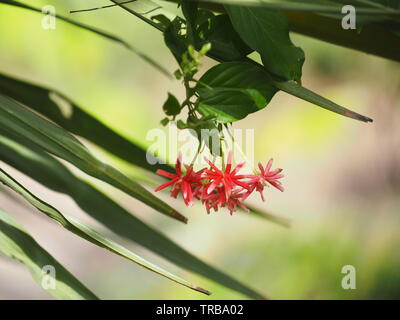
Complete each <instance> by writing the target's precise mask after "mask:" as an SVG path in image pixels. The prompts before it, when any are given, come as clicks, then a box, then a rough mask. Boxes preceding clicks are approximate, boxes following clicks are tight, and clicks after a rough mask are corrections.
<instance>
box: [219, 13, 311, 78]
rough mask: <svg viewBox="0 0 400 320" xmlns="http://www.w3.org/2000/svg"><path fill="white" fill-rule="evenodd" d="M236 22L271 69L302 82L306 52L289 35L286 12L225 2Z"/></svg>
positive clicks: (238, 29)
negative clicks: (230, 4) (302, 69)
mask: <svg viewBox="0 0 400 320" xmlns="http://www.w3.org/2000/svg"><path fill="white" fill-rule="evenodd" d="M225 9H226V11H227V12H228V14H229V17H230V19H231V21H232V25H233V27H234V28H235V30H236V31H237V32H238V33H239V35H240V37H241V38H242V40H243V41H244V42H246V43H247V45H248V46H249V47H250V48H252V49H254V50H255V51H257V52H258V53H259V54H260V55H261V59H262V62H263V64H264V66H265V67H266V68H267V69H268V71H270V72H271V73H273V74H275V75H277V76H279V77H281V78H283V79H286V80H295V81H297V82H300V79H301V68H302V66H303V63H304V52H303V50H301V49H300V48H298V47H295V46H294V45H293V43H292V42H291V40H290V38H289V27H288V23H287V19H286V17H285V15H284V14H283V13H282V12H280V11H276V10H270V9H266V8H252V7H240V6H225Z"/></svg>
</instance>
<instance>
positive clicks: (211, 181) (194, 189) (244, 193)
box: [156, 152, 284, 214]
mask: <svg viewBox="0 0 400 320" xmlns="http://www.w3.org/2000/svg"><path fill="white" fill-rule="evenodd" d="M205 160H206V161H207V163H208V164H209V166H210V167H209V168H203V169H201V170H199V171H195V170H194V169H193V166H189V165H184V167H185V169H186V170H185V172H183V171H182V155H181V154H179V156H178V159H177V160H176V165H175V173H170V172H167V171H165V170H157V174H159V175H161V176H163V177H165V178H168V179H170V181H168V182H166V183H164V184H162V185H161V186H159V187H158V188H157V189H156V191H160V190H162V189H165V188H167V187H171V189H170V193H171V197H174V198H177V197H178V195H179V193H181V194H182V198H183V201H184V202H185V204H186V206H188V207H191V206H193V204H194V200H195V199H197V200H199V201H201V203H203V204H204V206H205V208H206V210H207V213H210V211H211V209H213V210H214V211H218V209H219V208H223V207H226V208H228V210H229V211H230V213H231V214H232V213H233V212H235V211H236V210H237V208H238V207H239V208H241V209H243V210H245V211H248V209H247V208H246V206H245V205H244V204H243V201H245V200H246V199H247V198H248V197H249V196H250V194H252V193H253V192H254V191H257V192H259V193H260V195H261V199H262V200H263V201H265V198H264V194H263V192H264V188H265V186H267V185H272V186H273V187H275V188H277V189H278V190H280V191H283V190H284V189H283V187H282V183H281V182H280V181H279V179H280V178H282V177H283V174H281V172H282V169H275V170H273V171H272V170H271V167H272V159H271V160H269V161H268V163H267V165H266V166H265V168H264V167H263V166H262V164H261V163H259V164H258V167H259V169H260V172H258V173H257V174H245V175H242V174H239V171H240V169H242V167H243V166H244V164H245V163H244V162H241V163H239V164H238V165H237V166H236V167H235V168H233V169H232V152H229V155H228V159H227V164H226V167H225V169H223V170H221V169H219V168H218V167H217V166H216V165H215V164H214V163H212V162H211V161H210V160H208V159H207V158H206V159H205Z"/></svg>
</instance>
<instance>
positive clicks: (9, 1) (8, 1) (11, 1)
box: [0, 0, 171, 77]
mask: <svg viewBox="0 0 400 320" xmlns="http://www.w3.org/2000/svg"><path fill="white" fill-rule="evenodd" d="M2 3H3V4H7V5H12V6H16V7H19V8H23V9H28V10H32V11H35V12H38V13H42V10H41V9H38V8H35V7H32V6H30V5H27V4H24V3H21V2H18V1H14V0H0V4H2ZM56 17H57V18H58V19H60V20H63V21H65V22H67V23H69V24H72V25H74V26H76V27H79V28H82V29H85V30H87V31H90V32H93V33H95V34H97V35H100V36H102V37H104V38H107V39H109V40H112V41H115V42H117V43H119V44H121V45H123V46H124V47H126V48H128V49H129V50H131V51H132V52H134V53H136V54H137V55H138V56H139V57H141V58H142V59H143V60H145V61H146V62H148V63H149V64H151V65H152V66H153V67H155V68H156V69H157V70H158V71H160V72H162V73H163V74H165V75H166V76H168V77H171V74H170V72H169V71H168V70H166V69H165V68H164V67H163V66H162V65H160V64H159V63H158V62H157V61H155V60H153V59H152V58H150V57H149V56H148V55H147V54H145V53H143V52H141V51H140V50H138V49H136V48H134V47H133V46H132V45H130V44H129V43H128V42H126V41H124V40H122V39H120V38H118V37H117V36H115V35H112V34H110V33H107V32H105V31H102V30H100V29H97V28H94V27H91V26H88V25H86V24H83V23H80V22H77V21H74V20H72V19H69V18H67V17H63V16H60V15H56Z"/></svg>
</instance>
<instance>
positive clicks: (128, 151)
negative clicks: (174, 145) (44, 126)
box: [0, 73, 170, 172]
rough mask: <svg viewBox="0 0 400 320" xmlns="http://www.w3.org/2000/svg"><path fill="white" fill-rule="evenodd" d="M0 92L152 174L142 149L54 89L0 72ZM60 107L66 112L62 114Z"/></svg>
mask: <svg viewBox="0 0 400 320" xmlns="http://www.w3.org/2000/svg"><path fill="white" fill-rule="evenodd" d="M0 93H2V94H4V95H6V96H9V97H11V98H13V99H14V100H17V101H18V102H20V103H22V104H24V105H26V106H28V107H29V108H31V109H33V110H35V111H37V112H39V113H40V114H42V115H43V116H45V117H47V118H49V119H50V120H52V121H53V122H55V123H56V124H57V125H59V126H61V127H62V128H64V129H65V130H67V131H69V132H71V133H73V134H76V135H78V136H81V137H83V138H85V139H87V140H89V141H91V142H93V143H94V144H96V145H97V146H99V147H101V148H103V149H104V150H106V151H107V152H110V153H112V154H114V155H115V156H117V157H119V158H121V159H124V160H125V161H127V162H129V163H131V164H133V165H136V166H139V167H141V168H144V169H146V170H149V171H152V172H154V171H155V166H153V165H151V164H149V163H148V161H147V160H146V150H145V149H143V148H142V147H140V146H138V145H136V144H135V143H133V142H132V141H129V140H127V139H126V138H124V137H122V136H121V135H119V134H118V133H116V132H115V131H113V130H111V129H110V128H109V127H107V126H106V125H105V124H103V123H102V122H101V121H99V120H97V119H96V118H95V117H93V116H91V115H90V114H88V113H87V112H86V111H84V109H83V108H82V107H80V106H79V105H77V104H75V103H74V102H73V101H72V100H71V99H69V98H68V97H66V96H64V95H63V94H61V93H60V92H58V91H57V90H53V89H50V88H45V87H42V86H39V85H36V84H32V83H29V82H26V81H22V80H19V79H15V78H13V77H11V76H8V75H5V74H1V73H0ZM63 108H66V109H67V112H63V110H62V109H63ZM157 168H159V169H163V170H166V171H168V170H170V167H169V166H168V165H164V164H158V165H157Z"/></svg>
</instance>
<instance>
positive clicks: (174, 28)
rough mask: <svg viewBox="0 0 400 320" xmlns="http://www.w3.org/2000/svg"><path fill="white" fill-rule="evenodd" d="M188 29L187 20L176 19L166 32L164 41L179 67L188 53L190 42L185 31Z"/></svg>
mask: <svg viewBox="0 0 400 320" xmlns="http://www.w3.org/2000/svg"><path fill="white" fill-rule="evenodd" d="M185 28H186V23H185V20H183V19H182V18H180V17H176V18H175V19H174V20H172V22H171V23H170V25H169V26H168V27H167V28H166V30H165V31H164V41H165V44H166V45H167V47H168V48H169V50H170V51H171V52H172V54H173V55H174V57H175V59H176V61H177V62H178V63H179V65H180V64H181V63H182V57H183V54H184V53H185V52H186V50H187V48H188V45H189V44H190V42H189V41H188V40H187V38H186V35H185V34H184V33H183V30H185Z"/></svg>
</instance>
